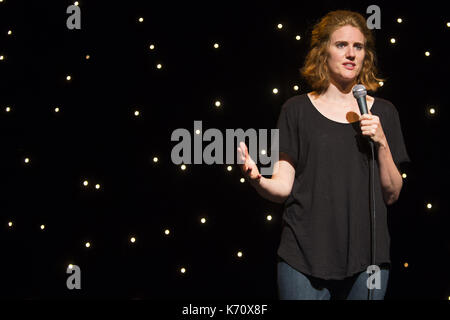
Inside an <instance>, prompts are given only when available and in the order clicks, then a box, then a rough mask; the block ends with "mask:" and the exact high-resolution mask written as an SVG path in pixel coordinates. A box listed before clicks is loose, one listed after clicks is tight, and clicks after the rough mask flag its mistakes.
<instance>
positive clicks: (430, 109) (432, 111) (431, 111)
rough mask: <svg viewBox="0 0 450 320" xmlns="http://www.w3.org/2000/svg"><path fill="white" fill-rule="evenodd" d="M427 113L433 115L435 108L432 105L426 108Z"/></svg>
mask: <svg viewBox="0 0 450 320" xmlns="http://www.w3.org/2000/svg"><path fill="white" fill-rule="evenodd" d="M428 113H429V114H432V115H434V114H436V109H434V108H433V107H430V108H429V109H428Z"/></svg>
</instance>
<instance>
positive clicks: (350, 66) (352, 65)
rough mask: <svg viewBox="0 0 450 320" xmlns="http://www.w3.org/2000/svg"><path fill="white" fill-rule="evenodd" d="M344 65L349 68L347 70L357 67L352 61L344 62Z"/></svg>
mask: <svg viewBox="0 0 450 320" xmlns="http://www.w3.org/2000/svg"><path fill="white" fill-rule="evenodd" d="M343 66H344V68H345V69H347V70H353V69H355V65H354V64H352V63H344V64H343Z"/></svg>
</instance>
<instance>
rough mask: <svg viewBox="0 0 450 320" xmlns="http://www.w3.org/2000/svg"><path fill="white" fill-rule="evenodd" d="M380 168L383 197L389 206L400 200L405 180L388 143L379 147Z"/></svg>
mask: <svg viewBox="0 0 450 320" xmlns="http://www.w3.org/2000/svg"><path fill="white" fill-rule="evenodd" d="M377 153H378V166H379V170H380V183H381V187H382V189H383V197H384V200H385V202H386V203H387V204H388V205H391V204H393V203H394V202H396V201H397V200H398V197H399V196H400V191H401V189H402V186H403V179H402V176H401V175H400V172H399V171H398V169H397V166H396V165H395V163H394V160H393V158H392V154H391V150H390V148H389V144H388V143H387V141H384V142H383V143H381V144H379V145H378V151H377Z"/></svg>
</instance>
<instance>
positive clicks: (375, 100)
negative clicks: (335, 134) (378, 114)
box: [305, 93, 378, 126]
mask: <svg viewBox="0 0 450 320" xmlns="http://www.w3.org/2000/svg"><path fill="white" fill-rule="evenodd" d="M305 95H306V98H307V99H308V101H309V104H310V105H311V107H312V108H313V109H314V110H316V112H317V113H318V114H319V115H320V116H322V117H323V118H325V119H326V120H328V121H331V122H333V123H337V124H342V125H344V126H348V125H352V124H354V123H357V122H359V120H358V121H353V122H339V121H335V120H333V119H330V118H328V117H326V116H325V115H323V114H322V112H320V111H319V110H317V108H316V106H315V105H314V104H313V103H312V101H311V98H310V97H309V96H308V93H305ZM377 101H378V99H377V98H376V97H373V104H372V107H371V108H370V111H372V109H373V107H374V106H375V103H376V102H377Z"/></svg>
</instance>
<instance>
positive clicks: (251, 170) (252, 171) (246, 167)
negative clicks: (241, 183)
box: [237, 142, 262, 182]
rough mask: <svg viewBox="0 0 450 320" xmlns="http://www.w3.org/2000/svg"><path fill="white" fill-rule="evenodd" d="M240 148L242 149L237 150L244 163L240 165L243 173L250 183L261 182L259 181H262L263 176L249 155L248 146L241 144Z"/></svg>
mask: <svg viewBox="0 0 450 320" xmlns="http://www.w3.org/2000/svg"><path fill="white" fill-rule="evenodd" d="M239 146H240V147H238V148H237V150H238V155H239V157H240V159H241V161H244V163H243V164H239V166H240V168H241V171H242V173H243V174H244V176H245V178H246V179H247V180H249V181H250V182H259V179H261V177H262V176H261V174H260V173H259V170H258V167H257V166H256V163H255V161H253V159H252V158H251V157H250V155H249V154H248V149H247V146H246V145H245V143H244V142H240V143H239Z"/></svg>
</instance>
